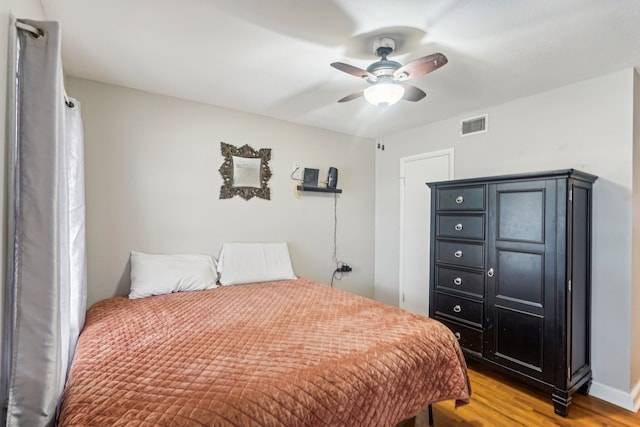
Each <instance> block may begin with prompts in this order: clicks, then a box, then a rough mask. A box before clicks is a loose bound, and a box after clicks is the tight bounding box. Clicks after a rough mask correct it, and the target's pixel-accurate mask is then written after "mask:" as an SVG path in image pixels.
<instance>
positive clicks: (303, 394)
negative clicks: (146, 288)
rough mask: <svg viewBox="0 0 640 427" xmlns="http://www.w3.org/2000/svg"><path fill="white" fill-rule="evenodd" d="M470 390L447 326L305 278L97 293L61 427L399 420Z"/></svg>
mask: <svg viewBox="0 0 640 427" xmlns="http://www.w3.org/2000/svg"><path fill="white" fill-rule="evenodd" d="M470 393H471V391H470V386H469V380H468V376H467V371H466V365H465V361H464V358H463V355H462V353H461V350H460V347H459V345H458V343H457V341H456V339H455V337H454V336H453V334H452V333H451V331H450V330H449V329H448V328H446V327H445V326H444V325H442V324H441V323H439V322H437V321H435V320H432V319H428V318H425V317H422V316H418V315H415V314H412V313H409V312H406V311H403V310H401V309H398V308H395V307H391V306H388V305H384V304H381V303H379V302H376V301H373V300H370V299H367V298H363V297H360V296H357V295H353V294H350V293H348V292H344V291H341V290H337V289H334V288H330V287H328V286H326V285H322V284H319V283H315V282H312V281H309V280H305V279H297V280H292V281H279V282H264V283H256V284H248V285H239V286H227V287H219V288H217V289H211V290H206V291H192V292H181V293H174V294H169V295H162V296H154V297H149V298H143V299H137V300H129V299H127V298H126V297H115V298H111V299H107V300H104V301H100V302H98V303H96V304H95V305H93V306H92V307H91V308H90V309H89V310H88V312H87V320H86V323H85V327H84V329H83V331H82V333H81V335H80V338H79V341H78V346H77V349H76V353H75V357H74V360H73V363H72V366H71V370H70V374H69V379H68V381H67V385H66V387H65V390H64V393H63V396H62V402H61V412H60V417H59V425H61V426H80V425H82V426H84V425H94V426H101V425H109V426H110V425H137V426H203V425H207V426H287V427H292V426H324V425H330V426H393V425H396V424H397V423H398V422H400V421H402V420H404V419H406V418H410V417H412V416H414V415H415V414H417V413H418V412H419V411H420V409H422V408H423V407H424V406H425V405H427V404H429V403H432V402H438V401H443V400H453V401H455V405H461V404H465V403H468V401H469V396H470ZM452 404H453V403H452Z"/></svg>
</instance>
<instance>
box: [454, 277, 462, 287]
mask: <svg viewBox="0 0 640 427" xmlns="http://www.w3.org/2000/svg"><path fill="white" fill-rule="evenodd" d="M453 284H454V285H458V286H460V285H462V279H461V278H459V277H456V278H455V279H453Z"/></svg>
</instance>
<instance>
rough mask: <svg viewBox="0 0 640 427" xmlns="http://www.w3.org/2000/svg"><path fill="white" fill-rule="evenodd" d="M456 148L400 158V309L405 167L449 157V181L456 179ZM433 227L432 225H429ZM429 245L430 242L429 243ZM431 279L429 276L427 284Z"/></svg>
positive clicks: (401, 305) (400, 298)
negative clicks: (418, 162) (419, 161)
mask: <svg viewBox="0 0 640 427" xmlns="http://www.w3.org/2000/svg"><path fill="white" fill-rule="evenodd" d="M454 151H455V150H454V148H453V147H451V148H445V149H443V150H437V151H429V152H426V153H421V154H414V155H411V156H405V157H401V158H400V177H399V182H400V233H399V234H400V235H399V243H400V247H399V256H398V307H400V308H403V305H404V304H403V303H404V301H403V298H402V297H403V295H404V268H403V265H402V260H403V258H404V198H405V197H404V183H405V182H404V179H405V176H404V174H405V165H406V164H407V163H409V162H414V161H416V160H424V159H431V158H435V157H443V156H448V157H449V177H448V178H447V179H454V176H455V174H454ZM427 221H429V223H430V222H431V216H430V215H429V216H428V217H427ZM429 226H431V224H429ZM427 244H428V242H427ZM428 281H429V277H428V276H427V282H428Z"/></svg>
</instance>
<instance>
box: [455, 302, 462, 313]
mask: <svg viewBox="0 0 640 427" xmlns="http://www.w3.org/2000/svg"><path fill="white" fill-rule="evenodd" d="M453 311H454V312H455V313H460V312H461V311H462V307H460V304H456V305H454V306H453Z"/></svg>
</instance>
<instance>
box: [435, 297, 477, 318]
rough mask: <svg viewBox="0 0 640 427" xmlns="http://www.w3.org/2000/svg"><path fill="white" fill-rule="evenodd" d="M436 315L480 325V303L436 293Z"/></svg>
mask: <svg viewBox="0 0 640 427" xmlns="http://www.w3.org/2000/svg"><path fill="white" fill-rule="evenodd" d="M436 314H440V315H446V316H447V317H449V318H455V319H460V320H466V321H467V322H472V323H475V324H477V325H478V326H481V325H482V317H483V313H482V303H481V302H479V301H472V300H469V299H466V298H461V297H457V296H452V295H447V294H443V293H440V292H436Z"/></svg>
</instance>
